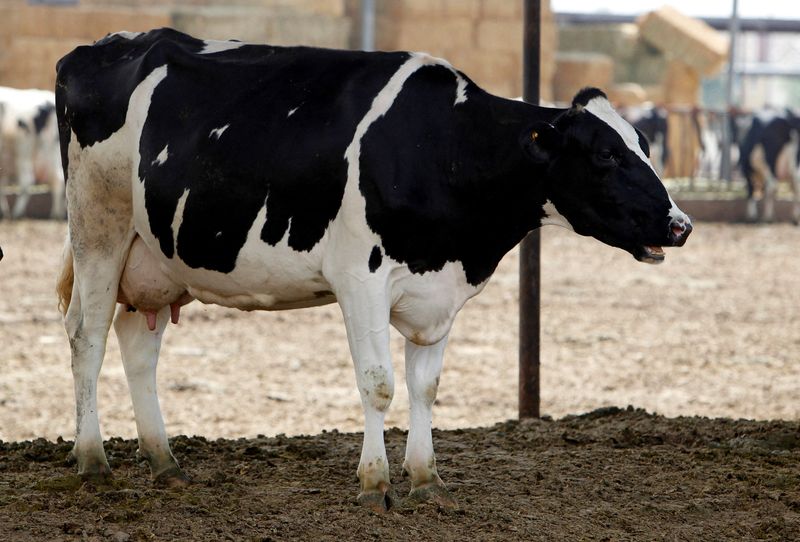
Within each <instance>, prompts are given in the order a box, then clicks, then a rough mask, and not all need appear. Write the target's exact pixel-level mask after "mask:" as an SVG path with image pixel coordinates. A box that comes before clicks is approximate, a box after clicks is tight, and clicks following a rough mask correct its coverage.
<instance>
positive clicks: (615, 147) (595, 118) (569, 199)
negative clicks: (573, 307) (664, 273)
mask: <svg viewBox="0 0 800 542" xmlns="http://www.w3.org/2000/svg"><path fill="white" fill-rule="evenodd" d="M523 138H524V139H526V140H527V141H524V142H523V145H524V146H525V147H526V149H527V151H528V154H529V155H530V156H531V157H532V159H533V160H534V161H539V162H547V164H549V165H548V175H547V187H546V194H545V195H546V198H547V202H546V203H545V206H544V211H545V214H546V216H545V217H544V218H543V219H542V223H543V224H558V225H562V226H566V227H568V228H571V229H573V230H575V232H577V233H579V234H581V235H588V236H592V237H594V238H596V239H599V240H600V241H603V242H604V243H606V244H609V245H611V246H615V247H619V248H621V249H624V250H626V251H628V252H630V253H631V254H632V255H633V256H634V257H635V258H636V259H637V260H639V261H643V262H648V263H659V262H661V261H662V260H663V259H664V251H663V250H662V248H661V247H665V246H682V245H683V244H684V243H685V242H686V238H687V237H688V235H689V233H690V232H691V231H692V225H691V221H690V220H689V217H688V216H686V215H685V214H684V213H683V212H682V211H681V210H680V209H678V207H677V206H676V205H675V203H674V202H673V201H672V198H670V196H669V194H668V193H667V190H666V189H665V188H664V185H663V184H662V182H661V180H660V179H659V178H658V175H656V172H655V171H654V170H653V166H652V165H651V164H650V159H649V158H648V156H649V148H648V144H647V141H646V139H645V138H644V136H643V135H642V134H641V133H640V132H638V131H637V130H636V129H635V128H633V127H632V126H631V125H630V124H629V123H628V122H626V121H625V120H624V119H623V118H622V117H621V116H620V115H619V114H617V112H616V111H614V109H613V108H612V107H611V105H610V104H609V102H608V99H607V98H606V96H605V94H603V92H602V91H600V90H598V89H594V88H589V89H584V90H582V91H581V92H579V93H578V95H577V96H575V99H574V100H573V103H572V107H571V108H570V109H568V110H567V111H566V112H564V113H563V114H561V115H559V116H558V117H557V118H556V119H555V120H554V122H553V124H548V123H545V122H539V123H536V124H535V125H534V126H533V127H531V129H530V131H529V133H526V134H525V135H524V136H523Z"/></svg>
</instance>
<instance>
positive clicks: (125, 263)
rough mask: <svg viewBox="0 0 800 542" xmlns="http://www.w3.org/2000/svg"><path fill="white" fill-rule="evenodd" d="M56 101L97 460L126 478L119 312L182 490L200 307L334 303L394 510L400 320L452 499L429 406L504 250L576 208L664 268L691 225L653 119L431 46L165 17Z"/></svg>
mask: <svg viewBox="0 0 800 542" xmlns="http://www.w3.org/2000/svg"><path fill="white" fill-rule="evenodd" d="M56 95H57V109H58V115H59V126H60V131H61V145H62V154H63V162H64V164H65V166H66V169H67V172H68V175H67V178H68V181H67V201H68V208H69V235H68V238H67V244H66V247H65V248H66V249H65V256H66V257H65V262H64V268H63V270H62V277H61V280H60V284H59V291H60V293H61V296H62V297H61V300H62V303H63V305H64V306H65V307H68V308H66V312H65V327H66V329H67V333H68V335H69V338H70V346H71V351H72V368H73V375H74V379H75V395H76V399H77V438H76V440H75V447H74V454H75V456H76V458H77V463H78V471H79V473H80V474H81V475H83V476H87V477H94V476H99V477H103V476H106V475H108V474H109V472H110V471H109V467H108V463H107V461H106V457H105V454H104V451H103V443H102V439H101V435H100V426H99V422H98V416H97V402H96V385H97V377H98V373H99V371H100V366H101V364H102V361H103V355H104V354H103V353H104V350H105V344H106V337H107V333H108V329H109V327H110V325H111V321H112V319H113V320H114V328H115V330H116V333H117V335H118V337H119V343H120V348H121V351H122V358H123V362H124V365H125V372H126V376H127V378H128V383H129V387H130V391H131V394H132V398H133V405H134V411H135V415H136V425H137V430H138V433H139V446H140V450H141V453H142V454H143V456H144V457H146V458H147V459H148V461H149V463H150V467H151V470H152V473H153V475H154V477H155V478H156V479H157V481H160V482H162V483H168V484H181V483H185V481H186V478H185V476H184V474H183V473H182V471H181V470H180V468H179V467H178V464H177V463H176V461H175V459H174V457H173V456H172V454H171V452H170V449H169V445H168V443H167V435H166V432H165V429H164V423H163V421H162V417H161V412H160V409H159V406H158V399H157V396H156V381H155V379H156V376H155V374H156V373H155V371H156V363H157V360H158V352H159V346H160V343H161V337H162V334H163V332H164V329H165V327H166V325H167V322H168V321H169V320H170V317H172V320H173V321H175V320H177V317H178V310H179V308H180V305H181V304H183V303H185V302H188V301H189V300H191V299H197V300H199V301H201V302H203V303H216V304H219V305H225V306H229V307H238V308H241V309H246V310H249V309H264V310H280V309H292V308H298V307H309V306H315V305H322V304H326V303H332V302H334V301H335V302H338V303H339V305H340V306H341V309H342V313H343V315H344V321H345V325H346V328H347V336H348V341H349V345H350V350H351V353H352V357H353V361H354V364H355V373H356V381H357V384H358V389H359V391H360V393H361V400H362V405H363V409H364V415H365V430H364V443H363V449H362V453H361V460H360V463H359V466H358V477H359V479H360V483H361V492H360V495H359V502H361V503H362V504H364V505H365V506H368V507H370V508H373V509H375V510H383V509H385V508H386V507H387V506H389V505H390V504H391V499H390V497H389V495H390V487H391V486H390V480H389V465H388V462H387V458H386V452H385V449H384V443H383V423H384V414H385V412H386V410H387V409H388V408H389V404H390V403H391V401H392V396H393V393H394V381H393V372H392V366H391V360H390V351H389V329H390V326H394V327H395V328H396V329H397V330H399V332H400V333H401V334H402V335H403V336H405V338H406V339H407V340H406V379H407V385H408V389H409V396H410V403H411V409H410V410H411V411H410V430H409V434H408V444H407V449H406V454H405V462H404V469H405V471H406V472H407V473H408V475H409V476H410V479H411V487H412V490H411V493H412V497H413V498H414V499H422V500H428V499H430V500H434V501H437V502H440V503H442V504H445V505H454V501H453V500H452V498H451V497H450V496H449V494H448V492H447V490H446V489H445V486H444V484H443V483H442V481H441V479H440V478H439V475H438V474H437V470H436V463H435V460H434V452H433V444H432V440H431V407H432V405H433V402H434V399H435V397H436V390H437V386H438V383H439V373H440V370H441V367H442V356H443V352H444V348H445V344H446V342H447V336H448V332H449V331H450V327H451V325H452V323H453V319H454V318H455V316H456V314H457V313H458V311H459V310H460V309H461V307H462V306H463V305H464V303H465V302H466V301H467V300H468V299H469V298H471V297H472V296H474V295H476V294H477V293H478V292H480V291H481V289H482V288H483V287H484V285H485V284H486V282H487V281H488V279H489V277H490V276H491V275H492V273H493V271H494V270H495V267H496V266H497V264H498V262H499V261H500V259H501V258H502V257H503V255H504V254H506V252H508V251H509V250H510V249H511V248H512V247H514V246H515V245H516V244H517V243H518V242H519V241H520V240H521V239H522V238H523V237H524V236H525V235H526V233H527V232H529V231H531V230H532V229H534V228H538V227H539V226H541V225H542V224H559V225H562V226H566V227H568V228H571V229H574V231H576V232H578V233H579V234H582V235H590V236H593V237H596V238H597V239H599V240H601V241H603V242H604V243H607V244H609V245H612V246H615V247H619V248H622V249H624V250H626V251H628V252H629V253H631V254H632V255H633V256H634V257H635V258H636V259H637V260H640V261H644V262H651V263H657V262H660V261H661V260H663V258H664V252H663V250H662V248H661V247H663V246H680V245H682V244H683V243H684V241H685V240H686V237H687V235H688V234H689V232H690V231H691V223H690V221H689V219H688V218H687V216H686V215H684V213H682V212H681V211H680V210H679V209H678V208H677V207H676V206H675V204H674V203H673V201H672V200H671V199H670V197H669V195H668V194H667V191H666V190H665V189H664V186H663V185H662V183H661V182H660V180H659V178H658V177H657V175H656V174H655V172H654V171H653V168H652V166H651V165H650V162H649V160H648V158H647V152H648V150H647V144H646V143H645V142H644V139H643V137H642V136H641V135H640V134H638V133H637V132H636V131H635V130H634V129H633V128H632V127H631V126H630V125H629V124H628V123H626V122H625V121H623V120H622V118H621V117H620V116H619V115H617V113H616V112H615V111H614V110H613V109H612V108H611V106H610V105H609V102H608V100H607V99H606V97H605V95H604V94H603V93H602V92H601V91H599V90H597V89H586V90H584V91H582V92H580V93H579V94H578V95H577V96H576V97H575V100H574V103H573V104H572V106H571V107H570V108H568V109H550V108H541V107H536V106H533V105H530V104H527V103H522V102H516V101H512V100H506V99H503V98H498V97H495V96H492V95H490V94H487V93H486V92H484V91H483V90H481V89H480V88H479V87H477V86H476V85H475V84H474V83H473V82H472V81H470V80H469V79H468V78H467V77H466V76H465V75H464V74H463V73H461V72H459V71H457V70H455V69H454V68H453V67H452V66H450V65H449V64H448V63H447V62H445V61H443V60H439V59H436V58H432V57H430V56H428V55H425V54H419V53H406V52H392V53H383V52H375V53H364V52H352V51H335V50H325V49H313V48H305V47H288V48H287V47H271V46H267V45H251V44H245V43H240V42H233V41H231V42H219V41H201V40H198V39H194V38H192V37H189V36H187V35H185V34H181V33H179V32H176V31H174V30H169V29H161V30H154V31H151V32H148V33H146V34H130V33H123V34H115V35H110V36H107V37H106V38H104V39H102V40H100V41H98V42H97V43H95V44H94V45H92V46H84V47H78V48H77V49H75V50H74V51H73V52H71V53H70V54H68V55H67V56H65V57H64V58H63V59H62V60H61V61H60V62H59V64H58V79H57V91H56ZM73 272H74V277H73ZM118 304H119V306H118V307H117V309H116V317H115V316H114V312H115V306H116V305H118Z"/></svg>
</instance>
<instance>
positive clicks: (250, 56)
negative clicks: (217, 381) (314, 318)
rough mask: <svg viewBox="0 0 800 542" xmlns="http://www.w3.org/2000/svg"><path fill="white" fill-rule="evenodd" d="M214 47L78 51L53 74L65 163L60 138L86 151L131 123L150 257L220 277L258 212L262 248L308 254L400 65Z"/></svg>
mask: <svg viewBox="0 0 800 542" xmlns="http://www.w3.org/2000/svg"><path fill="white" fill-rule="evenodd" d="M215 43H216V46H215V47H216V50H217V52H210V53H204V52H203V51H204V49H206V48H207V47H208V46H209V44H208V42H204V41H201V40H197V39H194V38H191V37H189V36H186V35H184V34H180V33H177V32H175V31H171V30H158V31H153V32H149V33H147V34H143V35H139V36H137V37H136V38H135V39H133V40H131V39H128V38H126V37H123V36H110V37H108V38H105V39H104V40H101V41H99V42H98V43H97V44H95V45H93V46H88V47H79V48H78V49H76V50H75V51H74V52H73V53H70V54H69V55H67V56H66V57H65V58H64V59H62V61H61V62H60V63H59V66H58V72H59V77H58V101H59V106H58V108H59V113H60V117H61V123H62V126H61V134H62V153H63V159H64V160H65V163H67V162H68V159H69V157H68V156H67V153H66V149H67V148H69V138H70V137H71V135H70V134H74V137H75V138H76V139H77V142H78V143H79V145H80V147H81V148H85V147H87V146H91V145H94V144H96V143H98V142H101V141H105V140H108V139H109V138H110V137H111V136H112V135H113V134H115V133H116V132H118V131H120V130H122V128H123V125H125V124H126V121H127V122H128V123H129V124H130V123H131V122H130V120H131V118H132V117H135V118H136V119H137V120H138V122H139V123H141V125H142V126H141V132H140V133H134V134H131V139H132V140H133V141H132V143H133V145H132V146H133V148H131V149H129V150H130V151H131V153H132V161H131V167H133V168H135V169H136V171H133V172H132V174H133V177H134V178H135V179H138V180H139V181H140V182H141V183H142V186H143V192H144V205H145V208H146V212H147V218H148V222H149V228H150V230H151V231H152V234H153V235H154V236H155V238H156V239H157V240H158V243H159V246H160V249H161V251H162V252H163V253H164V254H165V255H166V256H167V257H168V258H171V257H172V256H173V254H174V251H175V247H176V246H177V252H178V255H179V256H180V258H181V259H182V260H183V261H184V262H185V263H186V264H187V265H189V266H190V267H193V268H205V269H210V270H215V271H220V272H230V271H231V270H232V269H233V268H234V265H235V261H236V256H237V254H238V252H239V250H240V249H241V247H242V246H243V244H244V243H245V241H246V237H247V234H248V232H249V230H250V227H251V226H252V224H253V223H254V221H255V220H256V217H257V215H258V213H259V210H260V209H261V208H262V207H264V206H265V203H266V214H267V220H266V223H265V224H264V226H263V228H262V230H261V232H260V237H261V240H263V241H264V242H266V243H268V244H269V245H273V246H274V245H276V244H277V243H279V242H280V241H281V240H282V239H284V237H285V236H287V234H288V244H289V246H290V247H291V248H292V249H294V250H296V251H309V250H311V248H313V247H314V245H315V244H316V243H318V242H319V240H320V239H321V238H322V236H323V234H324V232H325V230H326V228H327V227H328V225H329V223H330V221H331V220H332V219H333V218H334V217H335V216H336V214H337V212H338V210H339V206H340V204H341V200H342V195H343V192H344V186H345V183H346V180H347V166H346V162H345V160H344V154H345V149H346V148H347V146H348V144H349V143H350V141H351V139H352V137H353V134H354V132H355V128H356V125H357V124H358V122H359V121H360V120H361V118H362V117H363V116H364V115H365V114H366V112H367V110H368V109H369V107H370V106H371V102H372V99H373V97H374V96H375V95H376V94H377V93H378V91H379V90H380V89H381V88H382V87H383V86H384V85H385V84H386V82H387V81H388V79H389V78H390V77H391V75H392V74H393V73H394V72H395V71H396V70H397V68H398V66H400V65H401V64H402V63H403V62H404V61H405V60H406V59H407V57H408V55H407V54H406V53H387V54H383V55H365V54H363V53H357V52H352V53H351V52H343V51H332V50H324V49H309V48H301V47H298V48H281V47H271V46H263V45H247V44H235V43H231V44H229V45H226V46H223V47H220V46H219V43H220V42H215ZM223 43H224V42H223ZM226 47H228V48H227V49H226ZM157 70H165V72H166V73H165V74H164V76H163V79H162V80H161V81H160V82H158V84H157V85H156V86H155V89H154V90H153V92H152V96H151V98H150V101H149V103H148V104H145V105H146V108H145V109H146V110H143V111H128V104H129V100H130V97H131V95H132V94H133V93H134V91H135V89H136V88H137V87H140V86H141V85H142V82H143V81H145V79H146V78H147V77H148V76H151V77H152V76H153V74H154V73H156V72H157ZM68 182H69V181H68ZM182 198H183V200H182ZM181 200H182V201H181ZM179 203H180V205H182V206H183V222H182V224H181V227H180V232H179V234H178V238H177V243H176V242H175V233H174V232H173V231H172V226H173V220H174V217H175V212H176V209H177V207H178V205H179Z"/></svg>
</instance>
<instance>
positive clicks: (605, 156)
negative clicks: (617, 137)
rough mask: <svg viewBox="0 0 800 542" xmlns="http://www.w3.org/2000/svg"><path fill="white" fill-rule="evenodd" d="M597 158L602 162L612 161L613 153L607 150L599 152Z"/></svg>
mask: <svg viewBox="0 0 800 542" xmlns="http://www.w3.org/2000/svg"><path fill="white" fill-rule="evenodd" d="M597 158H598V159H600V160H601V161H603V162H608V161H610V160H614V153H613V152H611V151H608V150H605V151H600V152H598V153H597Z"/></svg>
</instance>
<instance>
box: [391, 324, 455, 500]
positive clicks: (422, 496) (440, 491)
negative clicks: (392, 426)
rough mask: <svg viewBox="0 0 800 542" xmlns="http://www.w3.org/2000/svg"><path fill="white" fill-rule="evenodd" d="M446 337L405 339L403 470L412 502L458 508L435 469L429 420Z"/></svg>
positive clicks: (437, 384) (431, 418)
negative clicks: (425, 341) (419, 341)
mask: <svg viewBox="0 0 800 542" xmlns="http://www.w3.org/2000/svg"><path fill="white" fill-rule="evenodd" d="M446 344H447V337H445V338H444V339H442V340H440V341H439V342H438V343H436V344H433V345H431V346H419V345H416V344H414V343H412V342H411V341H409V340H406V386H407V387H408V401H409V407H410V416H409V430H408V442H407V444H406V457H405V461H404V462H403V471H404V472H405V473H406V474H407V475H408V476H409V477H410V479H411V494H410V495H409V500H410V501H411V502H412V503H420V502H434V503H436V504H438V505H440V506H443V507H445V508H450V509H454V508H457V506H458V505H457V503H456V501H455V499H454V498H453V497H452V496H451V495H450V493H449V492H448V491H447V488H445V485H444V483H443V482H442V479H441V478H439V474H438V472H437V471H436V457H435V455H434V453H433V439H432V436H431V424H432V420H433V417H432V416H433V414H432V408H433V402H434V401H435V400H436V392H437V390H438V387H439V375H440V374H441V371H442V362H443V359H444V348H445V345H446Z"/></svg>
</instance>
